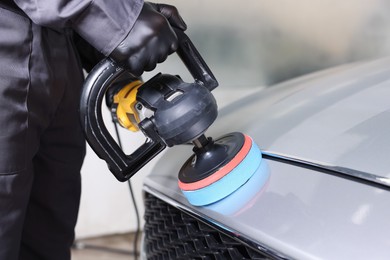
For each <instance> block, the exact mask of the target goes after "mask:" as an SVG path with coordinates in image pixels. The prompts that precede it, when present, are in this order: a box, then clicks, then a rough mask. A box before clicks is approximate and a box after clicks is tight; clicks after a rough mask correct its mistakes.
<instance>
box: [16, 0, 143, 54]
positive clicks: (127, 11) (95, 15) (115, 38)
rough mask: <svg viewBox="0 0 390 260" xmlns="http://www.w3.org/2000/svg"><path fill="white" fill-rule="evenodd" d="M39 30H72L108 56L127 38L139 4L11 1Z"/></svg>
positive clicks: (135, 0)
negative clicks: (42, 27) (44, 28)
mask: <svg viewBox="0 0 390 260" xmlns="http://www.w3.org/2000/svg"><path fill="white" fill-rule="evenodd" d="M14 1H15V3H16V4H17V5H18V6H19V7H20V8H21V9H22V10H23V11H24V12H25V13H26V14H27V15H28V16H29V17H30V19H31V20H32V21H33V22H34V23H36V24H38V25H41V26H45V27H50V28H53V29H62V28H66V27H71V28H73V29H74V30H75V31H76V32H77V33H78V34H79V35H80V36H81V37H83V38H84V39H85V40H86V41H88V42H89V43H90V44H91V45H93V46H94V47H95V48H96V49H97V50H98V51H100V52H101V53H103V54H104V55H105V56H108V55H109V54H110V53H111V52H112V51H113V50H114V49H115V48H116V47H117V46H118V45H119V43H120V42H121V41H122V40H123V39H124V38H125V37H126V35H128V34H129V32H130V30H131V29H132V27H133V25H134V23H135V21H136V19H137V17H138V15H139V13H140V12H141V9H142V6H143V0H14Z"/></svg>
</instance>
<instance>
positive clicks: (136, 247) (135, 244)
mask: <svg viewBox="0 0 390 260" xmlns="http://www.w3.org/2000/svg"><path fill="white" fill-rule="evenodd" d="M111 117H112V122H113V123H114V128H115V133H116V136H117V139H118V145H119V147H120V148H121V149H123V148H122V141H121V139H120V136H119V130H118V126H117V124H116V122H115V120H114V117H113V115H112V114H111ZM127 183H128V185H129V190H130V196H131V200H132V202H133V205H134V211H135V216H136V219H137V226H136V231H135V235H134V241H133V252H134V259H135V260H137V259H138V250H137V249H138V237H139V233H140V225H141V223H140V217H139V211H138V207H137V203H136V201H135V196H134V191H133V187H132V185H131V181H130V179H129V180H128V181H127Z"/></svg>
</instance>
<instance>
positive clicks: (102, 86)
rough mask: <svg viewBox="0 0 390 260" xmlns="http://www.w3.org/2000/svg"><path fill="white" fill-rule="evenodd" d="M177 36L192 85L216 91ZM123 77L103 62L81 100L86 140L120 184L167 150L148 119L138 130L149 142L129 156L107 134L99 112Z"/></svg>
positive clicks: (205, 69)
mask: <svg viewBox="0 0 390 260" xmlns="http://www.w3.org/2000/svg"><path fill="white" fill-rule="evenodd" d="M176 33H177V36H178V39H179V46H178V50H177V54H178V55H179V57H180V58H181V60H182V61H183V63H184V64H185V65H186V67H187V68H188V70H189V71H190V73H191V74H192V76H193V77H194V79H195V81H196V82H198V83H200V84H203V85H204V86H206V87H207V88H208V89H209V90H210V91H211V90H212V89H214V88H215V87H217V86H218V82H217V80H216V79H215V77H214V75H213V74H212V72H211V71H210V69H209V68H208V66H207V65H206V63H205V62H204V60H203V59H202V57H201V56H200V54H199V52H198V51H197V50H196V48H195V47H194V45H193V44H192V42H191V41H190V39H189V38H188V37H187V35H186V34H185V33H184V32H182V31H179V30H177V31H176ZM124 73H128V72H127V71H126V70H125V69H123V68H122V67H120V66H119V65H118V64H116V63H115V62H114V61H113V60H111V59H110V58H106V59H104V60H102V61H101V62H100V63H99V64H97V65H96V66H95V67H94V68H93V69H92V71H91V72H90V73H89V75H88V77H87V78H86V80H85V83H84V87H83V91H82V94H81V99H80V119H81V124H82V127H83V130H84V133H85V136H86V139H87V141H88V143H89V145H90V146H91V148H92V149H93V150H94V151H95V153H96V154H97V155H98V156H99V157H100V158H101V159H103V160H105V161H106V163H107V164H108V168H109V169H110V171H111V172H112V173H113V174H114V176H115V177H116V178H117V179H118V180H119V181H126V180H128V179H129V178H131V176H133V175H134V174H135V173H136V172H137V171H138V170H140V169H141V168H142V167H143V166H144V165H145V164H147V163H148V162H149V161H150V160H151V159H153V158H154V157H155V156H156V155H157V154H159V153H160V152H161V151H162V150H164V149H165V147H166V144H165V143H164V141H163V140H162V139H161V138H160V136H159V135H158V133H157V132H156V131H155V129H154V125H153V123H152V122H151V121H150V120H149V119H147V118H146V119H144V120H143V121H142V122H141V123H140V124H139V127H140V129H141V130H142V131H143V133H144V135H145V136H146V137H148V139H147V140H146V142H145V143H144V144H143V145H141V146H140V147H138V148H137V149H136V150H135V151H134V152H133V153H132V154H130V155H126V154H125V153H124V152H123V150H122V149H121V148H120V147H119V145H118V144H117V142H116V141H115V140H114V139H113V138H112V136H111V134H110V133H109V131H108V130H107V128H106V126H105V123H104V120H103V117H102V111H101V108H102V102H103V99H104V95H105V93H106V92H107V90H108V89H109V88H110V87H111V85H112V84H113V83H114V82H115V81H116V80H117V79H119V78H120V77H121V76H122V75H123V74H124Z"/></svg>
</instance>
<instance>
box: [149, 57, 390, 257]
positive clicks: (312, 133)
mask: <svg viewBox="0 0 390 260" xmlns="http://www.w3.org/2000/svg"><path fill="white" fill-rule="evenodd" d="M235 131H239V132H243V133H245V134H248V135H250V136H251V137H252V138H253V140H254V141H255V142H256V143H257V144H258V145H259V147H260V148H261V150H262V153H263V160H262V163H261V165H260V168H259V170H258V171H257V172H256V173H255V174H254V175H253V177H252V178H251V179H250V180H249V181H248V182H247V183H245V184H244V185H243V186H242V187H241V188H239V189H238V190H237V191H236V192H234V193H233V194H231V195H230V196H228V197H227V198H225V199H222V200H220V201H218V202H216V203H214V204H211V205H208V206H203V207H196V206H192V205H191V204H189V203H188V201H187V200H186V198H185V197H184V196H183V194H182V193H181V191H180V189H179V188H178V184H177V174H178V171H179V169H180V167H181V165H182V164H183V163H184V162H185V160H186V159H187V158H188V157H189V156H190V155H191V153H192V151H191V146H186V145H182V146H175V147H173V148H170V149H168V151H166V153H165V154H164V156H163V158H162V159H160V161H159V162H158V163H157V167H155V169H154V171H153V172H152V173H151V174H150V175H149V176H148V177H147V178H146V181H145V183H144V201H145V210H146V212H145V223H146V224H145V228H144V240H143V254H144V255H143V257H145V258H147V259H390V192H389V190H390V179H389V177H390V59H380V60H375V61H370V62H360V63H354V64H349V65H345V66H341V67H336V68H333V69H328V70H325V71H320V72H317V73H313V74H310V75H307V76H304V77H300V78H297V79H293V80H290V81H287V82H285V83H281V84H278V85H275V86H272V87H269V88H265V89H259V90H258V91H257V92H254V93H251V94H250V95H248V96H246V97H243V98H241V99H238V100H235V101H234V102H231V104H229V105H228V106H225V107H224V108H223V109H221V110H220V112H219V116H218V119H217V121H216V122H215V123H214V124H213V125H212V126H211V128H210V129H209V130H208V131H207V132H206V134H207V135H210V136H212V137H214V138H217V137H219V136H222V135H224V134H226V133H227V132H235Z"/></svg>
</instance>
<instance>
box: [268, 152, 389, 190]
mask: <svg viewBox="0 0 390 260" xmlns="http://www.w3.org/2000/svg"><path fill="white" fill-rule="evenodd" d="M261 152H262V154H263V157H264V158H266V159H269V160H274V161H281V162H285V163H289V164H293V165H296V166H299V167H304V168H315V170H316V171H318V170H322V172H324V171H325V173H328V174H332V175H335V176H338V177H342V178H348V179H351V180H354V181H357V182H363V183H364V184H369V185H373V186H376V187H379V188H382V189H386V190H390V178H386V177H382V176H377V175H375V174H371V173H368V172H362V171H358V170H354V169H350V168H345V167H340V166H333V165H327V164H324V163H319V162H313V161H307V160H304V159H301V158H298V157H294V156H290V155H285V154H282V153H277V152H272V151H264V150H262V151H261Z"/></svg>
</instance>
